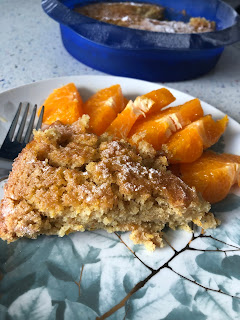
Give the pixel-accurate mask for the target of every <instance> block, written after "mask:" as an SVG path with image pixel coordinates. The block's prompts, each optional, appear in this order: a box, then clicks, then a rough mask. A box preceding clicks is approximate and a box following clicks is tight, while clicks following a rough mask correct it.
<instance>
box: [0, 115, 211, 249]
mask: <svg viewBox="0 0 240 320" xmlns="http://www.w3.org/2000/svg"><path fill="white" fill-rule="evenodd" d="M87 124H88V116H83V117H82V118H81V119H79V120H78V121H77V122H75V123H74V124H72V125H62V124H61V123H55V124H53V125H52V126H50V127H49V128H48V129H46V130H45V131H41V130H39V131H36V132H35V134H34V140H33V141H32V142H31V143H29V144H28V145H27V147H26V148H25V149H24V150H23V151H22V152H21V154H20V155H19V156H18V158H17V159H16V160H15V162H14V164H13V170H12V172H11V174H10V176H9V179H8V182H7V184H6V185H5V194H4V198H3V200H2V201H1V206H0V237H1V238H2V239H4V240H7V241H8V242H11V241H14V240H16V239H18V238H21V237H28V238H36V237H37V236H38V235H40V234H47V235H52V234H56V235H59V236H64V235H65V234H68V233H70V232H74V231H84V230H95V229H105V230H107V231H109V232H114V231H131V232H132V233H131V239H132V240H133V241H134V242H135V243H144V244H145V245H146V247H147V248H148V249H150V250H153V249H154V248H155V246H156V245H157V246H162V245H163V242H162V237H161V232H162V230H163V228H164V227H165V226H166V225H168V226H169V227H170V228H172V229H175V228H177V227H181V228H186V229H190V228H189V223H190V222H191V221H193V222H195V223H196V224H198V225H200V226H203V227H204V228H211V227H215V226H216V225H217V222H216V220H215V218H214V217H213V215H212V214H211V213H209V209H210V205H209V203H208V202H206V201H204V200H203V199H202V198H201V196H199V195H198V194H197V192H196V191H195V189H191V188H189V187H188V186H187V185H186V184H185V183H184V182H183V181H182V180H181V179H179V178H178V177H176V176H175V175H173V174H172V173H171V172H170V171H168V170H167V169H166V165H167V163H166V158H165V157H160V156H158V155H157V154H156V151H154V149H153V148H152V147H150V145H148V144H147V143H142V146H141V148H140V151H137V150H136V149H135V147H133V146H131V145H130V144H129V143H128V142H126V141H123V140H113V139H112V138H111V137H109V136H107V135H103V136H101V137H98V136H96V135H94V134H91V133H88V132H87Z"/></svg>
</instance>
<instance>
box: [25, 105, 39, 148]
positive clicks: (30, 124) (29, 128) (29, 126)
mask: <svg viewBox="0 0 240 320" xmlns="http://www.w3.org/2000/svg"><path fill="white" fill-rule="evenodd" d="M36 112H37V105H36V104H35V106H34V108H33V112H32V115H31V119H30V121H29V124H28V128H27V132H26V134H25V137H24V139H23V141H24V143H26V144H27V143H28V142H29V141H30V138H31V135H32V131H33V125H34V120H35V116H36Z"/></svg>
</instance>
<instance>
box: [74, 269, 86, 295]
mask: <svg viewBox="0 0 240 320" xmlns="http://www.w3.org/2000/svg"><path fill="white" fill-rule="evenodd" d="M83 268H84V264H83V265H82V269H81V274H80V279H79V282H77V281H74V282H75V283H76V285H77V286H78V295H79V297H80V295H81V281H82V274H83Z"/></svg>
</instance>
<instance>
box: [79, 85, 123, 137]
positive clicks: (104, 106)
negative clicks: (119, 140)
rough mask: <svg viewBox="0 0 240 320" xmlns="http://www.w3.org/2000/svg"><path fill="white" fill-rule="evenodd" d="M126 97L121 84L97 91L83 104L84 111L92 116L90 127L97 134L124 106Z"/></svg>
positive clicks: (99, 133) (100, 132)
mask: <svg viewBox="0 0 240 320" xmlns="http://www.w3.org/2000/svg"><path fill="white" fill-rule="evenodd" d="M124 103H125V99H124V97H123V94H122V89H121V87H120V85H119V84H116V85H114V86H111V87H109V88H105V89H102V90H99V91H98V92H96V93H95V94H94V95H93V96H92V97H90V98H89V99H88V100H87V101H86V102H85V103H84V105H83V110H84V113H87V114H88V115H89V116H90V121H89V127H90V129H91V131H92V132H93V133H95V134H97V135H101V134H102V133H103V132H105V130H106V129H107V128H108V126H109V125H110V123H111V122H112V121H113V120H114V119H115V118H116V116H117V114H118V113H119V112H121V111H122V110H123V108H124Z"/></svg>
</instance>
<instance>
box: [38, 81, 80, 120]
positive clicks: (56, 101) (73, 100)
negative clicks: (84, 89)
mask: <svg viewBox="0 0 240 320" xmlns="http://www.w3.org/2000/svg"><path fill="white" fill-rule="evenodd" d="M43 105H44V115H43V123H46V124H51V123H53V122H55V121H57V120H59V121H61V122H62V123H63V124H72V123H73V122H75V121H77V119H78V118H79V117H81V116H82V114H83V108H82V107H83V102H82V98H81V96H80V94H79V92H78V90H77V88H76V86H75V84H74V83H69V84H67V85H65V86H63V87H61V88H58V89H55V90H54V91H53V92H52V93H51V94H50V95H49V96H48V98H47V99H46V100H45V102H44V104H43ZM40 112H41V108H40V109H39V110H38V116H39V115H40Z"/></svg>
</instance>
